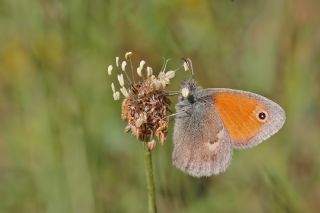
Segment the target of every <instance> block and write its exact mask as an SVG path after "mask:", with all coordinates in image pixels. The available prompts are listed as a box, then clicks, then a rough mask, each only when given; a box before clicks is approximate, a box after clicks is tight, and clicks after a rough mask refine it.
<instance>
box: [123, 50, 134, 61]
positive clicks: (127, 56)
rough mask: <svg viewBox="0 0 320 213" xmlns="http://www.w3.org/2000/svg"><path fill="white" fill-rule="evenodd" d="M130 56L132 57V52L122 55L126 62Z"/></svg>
mask: <svg viewBox="0 0 320 213" xmlns="http://www.w3.org/2000/svg"><path fill="white" fill-rule="evenodd" d="M130 55H132V52H126V54H125V55H124V57H125V59H126V60H128V58H129V56H130Z"/></svg>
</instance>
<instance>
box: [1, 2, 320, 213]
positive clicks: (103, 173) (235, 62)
mask: <svg viewBox="0 0 320 213" xmlns="http://www.w3.org/2000/svg"><path fill="white" fill-rule="evenodd" d="M319 10H320V2H319V1H318V0H270V1H263V0H258V1H257V0H234V1H231V0H223V1H222V0H220V1H214V0H207V1H205V0H199V1H197V0H184V1H183V0H167V1H165V0H151V1H139V0H132V1H125V0H108V1H104V0H92V1H90V0H65V1H59V0H27V1H26V0H1V1H0V92H1V93H0V118H1V120H0V212H6V213H7V212H8V213H38V212H39V213H40V212H41V213H42V212H45V213H69V212H70V213H81V212H83V213H90V212H98V213H100V212H101V213H102V212H146V211H147V196H146V185H145V176H144V175H145V174H144V164H143V146H142V144H141V143H140V142H137V141H136V140H135V138H134V137H132V136H130V135H126V134H124V133H123V128H124V127H125V123H123V122H122V121H121V119H120V103H119V102H114V101H113V99H112V92H111V87H110V84H111V82H112V81H115V78H111V79H110V78H107V76H106V67H107V65H108V64H110V63H114V57H115V56H121V57H123V55H124V53H125V52H127V51H133V53H134V55H133V58H134V60H135V63H138V62H139V60H140V59H145V60H147V62H149V63H150V64H152V65H153V68H154V70H159V69H160V67H161V65H162V63H163V57H165V58H172V61H171V62H170V64H169V67H171V68H175V67H176V66H177V64H180V63H181V61H180V58H181V57H190V58H192V60H193V65H194V69H195V72H196V78H197V80H198V81H199V83H200V84H201V85H203V86H204V87H230V88H236V89H243V90H249V91H252V92H256V93H259V94H262V95H264V96H267V97H268V98H270V99H272V100H274V101H276V102H278V103H279V104H280V105H282V106H283V108H284V109H285V110H286V113H287V122H286V124H285V126H284V128H283V129H282V130H281V131H280V132H279V133H278V134H276V135H275V136H273V137H272V138H271V139H269V140H268V141H267V142H265V143H263V144H261V145H260V146H258V147H256V148H253V149H248V150H243V151H235V153H234V156H233V161H232V164H231V166H230V167H229V169H228V170H227V171H226V172H225V173H223V174H221V175H219V176H214V177H210V178H203V179H195V178H192V177H190V176H187V175H185V174H183V173H181V172H180V171H178V170H177V169H176V168H174V167H173V166H172V163H171V152H172V141H171V132H172V131H170V136H169V140H168V141H167V142H166V144H165V145H164V146H160V145H158V146H157V148H156V151H155V152H154V154H153V159H154V172H155V181H156V192H157V201H158V208H159V212H317V211H319V209H320V202H319V200H320V170H319V168H320V113H319V109H320V15H319ZM187 77H188V75H187V74H186V73H184V72H183V71H181V72H179V73H177V77H176V78H175V79H174V80H173V81H172V83H171V85H170V89H172V90H177V89H178V88H179V84H180V83H179V82H180V81H181V80H183V79H185V78H187ZM172 100H173V102H175V101H176V98H175V97H174V98H173V99H172ZM172 124H173V121H172V122H171V126H172Z"/></svg>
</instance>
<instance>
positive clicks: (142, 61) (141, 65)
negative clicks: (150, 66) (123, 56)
mask: <svg viewBox="0 0 320 213" xmlns="http://www.w3.org/2000/svg"><path fill="white" fill-rule="evenodd" d="M145 64H146V62H145V61H144V60H141V61H140V65H139V67H140V68H141V70H142V69H143V66H144V65H145Z"/></svg>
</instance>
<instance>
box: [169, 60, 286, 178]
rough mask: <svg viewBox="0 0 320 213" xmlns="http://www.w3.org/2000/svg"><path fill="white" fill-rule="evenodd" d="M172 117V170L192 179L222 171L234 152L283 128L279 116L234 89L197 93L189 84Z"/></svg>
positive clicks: (270, 105)
mask: <svg viewBox="0 0 320 213" xmlns="http://www.w3.org/2000/svg"><path fill="white" fill-rule="evenodd" d="M189 63H190V64H191V61H190V62H189ZM176 111H177V116H176V120H175V127H174V135H173V141H174V150H173V164H174V165H175V166H176V167H177V168H179V169H181V170H182V171H184V172H186V173H188V174H189V175H192V176H195V177H202V176H211V175H216V174H219V173H221V172H223V171H225V170H226V168H227V167H228V166H229V165H230V161H231V158H232V152H233V149H234V148H235V149H245V148H250V147H253V146H256V145H258V144H260V143H261V142H262V141H264V140H266V139H267V138H269V137H270V136H272V135H273V134H275V133H276V132H278V131H279V129H280V128H281V127H282V126H283V124H284V122H285V112H284V110H283V109H282V108H281V107H280V106H279V105H278V104H276V103H275V102H273V101H271V100H269V99H267V98H265V97H262V96H260V95H257V94H254V93H251V92H246V91H241V90H234V89H224V88H209V89H202V88H201V87H199V86H197V84H196V83H195V81H194V80H193V79H192V80H188V81H185V82H183V83H182V86H181V89H180V96H179V101H178V103H177V105H176Z"/></svg>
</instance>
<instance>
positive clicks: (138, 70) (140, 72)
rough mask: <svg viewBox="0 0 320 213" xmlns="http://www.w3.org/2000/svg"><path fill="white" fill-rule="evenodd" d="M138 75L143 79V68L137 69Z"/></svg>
mask: <svg viewBox="0 0 320 213" xmlns="http://www.w3.org/2000/svg"><path fill="white" fill-rule="evenodd" d="M137 73H138V75H139V76H140V77H142V69H141V67H138V68H137Z"/></svg>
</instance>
